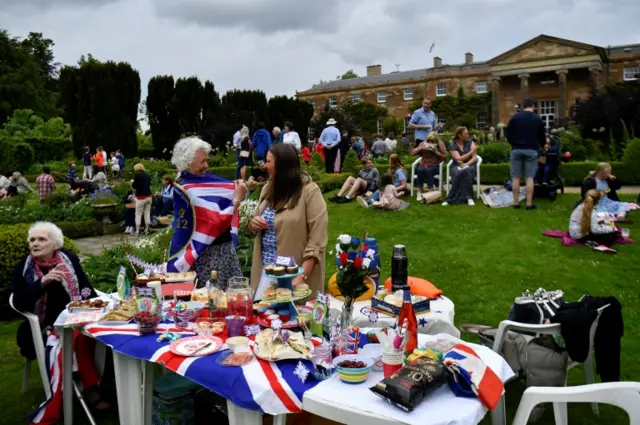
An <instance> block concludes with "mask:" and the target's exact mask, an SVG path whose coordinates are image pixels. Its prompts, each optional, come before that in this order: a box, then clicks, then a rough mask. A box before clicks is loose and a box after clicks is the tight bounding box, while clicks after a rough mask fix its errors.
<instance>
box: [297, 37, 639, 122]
mask: <svg viewBox="0 0 640 425" xmlns="http://www.w3.org/2000/svg"><path fill="white" fill-rule="evenodd" d="M639 78H640V44H633V45H626V46H615V47H606V48H604V47H599V46H593V45H590V44H585V43H580V42H576V41H571V40H566V39H561V38H556V37H551V36H547V35H540V36H538V37H535V38H533V39H531V40H529V41H527V42H526V43H523V44H521V45H519V46H517V47H515V48H513V49H511V50H509V51H507V52H504V53H502V54H500V55H498V56H496V57H494V58H493V59H491V60H489V61H485V62H475V61H474V58H473V54H471V53H466V54H465V61H464V63H463V64H460V65H443V64H442V60H441V59H440V58H439V57H435V58H434V60H433V66H432V67H431V68H426V69H417V70H413V71H403V72H391V73H387V74H383V73H382V67H381V66H380V65H371V66H368V67H367V76H366V77H360V78H353V79H348V80H337V81H330V82H327V83H324V84H321V85H318V86H315V87H313V88H311V89H309V90H305V91H302V92H297V94H296V95H297V97H298V98H299V99H306V100H308V101H309V102H310V103H312V104H313V105H314V108H315V111H316V113H320V112H321V111H322V108H323V107H324V106H325V104H326V103H327V102H329V104H330V106H332V107H333V106H337V105H338V104H339V103H340V102H342V101H344V100H346V99H350V100H352V101H354V102H369V103H375V104H378V105H380V106H384V107H386V108H387V109H388V110H389V112H390V114H391V115H394V116H396V117H398V118H403V117H404V118H406V116H407V114H408V113H409V112H410V110H409V109H410V105H411V104H412V103H413V102H414V101H415V100H416V99H420V98H425V97H430V98H432V99H435V98H437V97H439V96H456V95H457V93H458V91H459V89H460V88H462V90H464V93H465V95H467V96H470V95H473V94H476V93H477V94H483V93H491V94H492V105H491V114H490V115H491V116H489V114H488V113H486V112H480V113H479V114H478V116H477V117H476V119H477V122H476V124H477V125H476V127H477V128H486V127H488V126H490V125H493V126H496V125H497V124H499V123H503V124H506V123H507V122H508V120H509V118H510V117H511V115H512V114H513V113H514V112H515V111H516V108H517V106H518V105H519V104H520V103H521V102H522V100H523V99H524V98H526V97H531V98H532V99H533V100H534V101H535V102H536V105H537V111H538V114H540V116H541V117H542V118H543V120H544V121H545V123H546V124H547V126H551V125H553V123H555V122H558V121H562V120H563V119H565V118H566V117H567V116H568V114H569V110H570V109H571V107H572V106H573V105H574V104H575V102H576V100H577V99H580V98H585V97H588V95H589V85H590V83H593V84H594V85H595V86H596V87H601V86H602V85H604V84H610V83H616V82H620V81H630V80H636V79H639ZM435 112H436V113H438V111H435ZM438 119H439V121H440V122H442V121H446V117H445V116H443V115H442V114H440V115H439V116H438Z"/></svg>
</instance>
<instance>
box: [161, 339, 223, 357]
mask: <svg viewBox="0 0 640 425" xmlns="http://www.w3.org/2000/svg"><path fill="white" fill-rule="evenodd" d="M207 344H211V345H209V346H208V347H206V348H203V349H202V350H200V351H198V350H199V349H200V348H202V347H204V346H206V345H207ZM222 345H223V342H222V340H221V339H220V338H217V337H215V336H192V337H189V338H180V339H178V340H175V341H173V342H172V343H171V345H170V346H169V349H170V350H171V352H172V353H173V354H177V355H179V356H184V357H202V356H208V355H209V354H213V353H215V352H216V351H218V350H219V349H220V348H222ZM196 351H198V352H197V353H196ZM193 353H195V354H193Z"/></svg>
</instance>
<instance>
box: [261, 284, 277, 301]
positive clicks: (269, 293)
mask: <svg viewBox="0 0 640 425" xmlns="http://www.w3.org/2000/svg"><path fill="white" fill-rule="evenodd" d="M275 297H276V289H275V288H273V287H269V288H267V289H265V291H264V293H263V294H262V299H263V300H272V299H274V298H275Z"/></svg>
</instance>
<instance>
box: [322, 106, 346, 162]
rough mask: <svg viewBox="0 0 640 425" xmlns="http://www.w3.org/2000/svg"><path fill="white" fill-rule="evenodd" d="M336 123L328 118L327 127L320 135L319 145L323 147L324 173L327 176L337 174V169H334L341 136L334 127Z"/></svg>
mask: <svg viewBox="0 0 640 425" xmlns="http://www.w3.org/2000/svg"><path fill="white" fill-rule="evenodd" d="M337 123H338V122H337V121H336V120H335V119H333V118H329V121H327V127H326V128H325V129H324V130H322V134H320V143H321V144H322V146H324V155H325V162H324V165H325V171H326V172H327V173H328V174H333V173H336V172H339V167H336V165H338V164H339V163H338V159H337V156H338V155H339V148H338V145H339V144H340V141H341V140H342V135H341V134H340V130H338V129H337V128H336V127H335V125H336V124H337ZM336 169H337V170H336Z"/></svg>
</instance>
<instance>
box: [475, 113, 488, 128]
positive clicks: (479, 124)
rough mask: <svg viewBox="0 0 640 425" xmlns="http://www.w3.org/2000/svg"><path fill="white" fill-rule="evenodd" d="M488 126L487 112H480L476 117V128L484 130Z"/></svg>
mask: <svg viewBox="0 0 640 425" xmlns="http://www.w3.org/2000/svg"><path fill="white" fill-rule="evenodd" d="M486 127H487V113H486V112H479V113H478V116H477V117H476V128H477V129H478V130H484V129H485V128H486Z"/></svg>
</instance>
